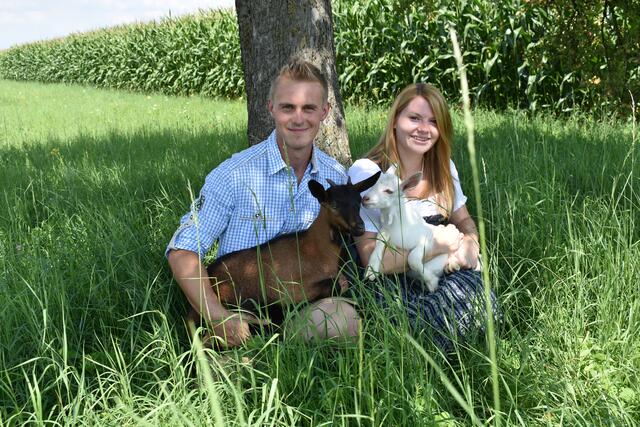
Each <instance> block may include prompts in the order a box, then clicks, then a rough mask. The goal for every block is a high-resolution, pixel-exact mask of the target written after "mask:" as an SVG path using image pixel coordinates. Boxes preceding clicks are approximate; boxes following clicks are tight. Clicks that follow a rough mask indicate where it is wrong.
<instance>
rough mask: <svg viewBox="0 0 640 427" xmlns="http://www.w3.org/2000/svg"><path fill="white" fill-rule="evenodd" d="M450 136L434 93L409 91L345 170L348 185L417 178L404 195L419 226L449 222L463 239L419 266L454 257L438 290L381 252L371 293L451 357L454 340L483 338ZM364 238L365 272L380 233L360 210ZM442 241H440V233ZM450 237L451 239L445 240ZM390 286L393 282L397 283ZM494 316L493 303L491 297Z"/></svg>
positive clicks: (477, 279)
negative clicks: (396, 300) (387, 176)
mask: <svg viewBox="0 0 640 427" xmlns="http://www.w3.org/2000/svg"><path fill="white" fill-rule="evenodd" d="M452 138H453V128H452V124H451V115H450V113H449V108H448V106H447V103H446V101H445V99H444V98H443V96H442V94H441V93H440V92H439V91H438V90H437V89H436V88H435V87H433V86H431V85H428V84H424V83H416V84H411V85H409V86H407V87H406V88H405V89H403V90H402V92H400V94H399V95H398V97H397V98H396V100H395V101H394V103H393V105H392V107H391V110H390V112H389V117H388V120H387V126H386V128H385V130H384V133H383V134H382V136H381V137H380V141H379V142H378V144H377V145H376V146H374V147H373V149H372V150H371V151H370V152H369V153H368V154H367V155H366V158H364V159H359V160H357V161H356V162H355V163H354V164H353V165H352V166H351V168H350V169H349V176H350V177H351V180H352V181H353V182H359V181H361V180H363V179H365V178H367V177H369V176H371V175H373V174H374V173H376V172H377V171H379V170H382V171H387V170H389V168H391V170H395V173H396V174H397V175H398V176H399V177H400V179H403V180H404V179H406V178H408V177H410V176H411V175H413V174H414V173H416V172H422V180H421V181H420V183H419V184H418V185H417V186H416V187H414V188H412V189H410V190H408V191H407V193H406V195H407V196H409V197H410V198H412V200H411V201H410V202H409V203H410V204H411V206H412V208H414V209H417V210H418V212H419V213H420V215H421V216H423V217H424V218H425V220H426V221H428V222H432V223H440V222H443V221H444V222H448V223H449V224H453V225H455V226H456V227H457V228H458V230H459V231H460V232H461V233H462V238H461V239H460V238H457V239H448V240H438V238H437V237H436V241H435V244H434V248H433V249H432V251H431V253H429V254H426V255H425V260H427V259H429V258H431V257H433V256H435V255H438V254H442V253H449V256H450V257H454V258H455V259H456V261H457V262H458V264H459V265H460V266H461V270H460V271H457V272H454V273H452V274H449V275H445V276H444V277H443V278H441V279H440V282H439V286H438V289H437V290H436V291H435V292H433V293H429V291H428V289H427V287H426V286H425V285H424V284H422V283H420V282H418V281H416V280H412V279H410V278H408V277H407V276H405V275H404V274H399V275H397V276H391V275H392V274H398V273H404V272H405V271H408V268H407V254H406V253H405V252H402V251H397V250H386V251H385V255H384V258H383V262H382V268H381V270H382V272H384V273H385V274H387V275H388V276H384V279H383V280H382V281H381V284H380V285H381V286H379V287H376V288H375V289H374V290H375V292H374V293H375V295H376V299H377V300H378V302H379V303H380V304H382V305H383V306H385V305H386V297H385V290H386V292H387V293H389V292H391V293H398V292H399V293H400V295H401V296H402V301H403V303H404V307H405V309H406V313H407V316H408V318H409V321H410V323H411V325H412V327H413V328H414V329H416V330H426V331H427V332H429V333H431V334H432V335H433V338H434V340H435V342H436V344H438V346H439V347H440V349H441V350H443V351H444V352H450V351H452V350H453V349H454V346H453V340H454V337H457V339H458V340H462V341H465V340H469V339H471V337H472V336H473V335H476V334H477V333H478V332H481V331H482V328H483V325H484V323H485V315H484V313H485V312H486V310H485V302H484V294H483V284H482V280H481V275H480V272H479V264H478V261H479V260H478V255H479V245H478V231H477V228H476V225H475V222H474V221H473V219H472V218H471V216H470V215H469V211H468V210H467V207H466V200H467V198H466V197H465V195H464V193H463V192H462V188H461V187H460V181H459V179H458V172H457V170H456V167H455V165H454V164H453V162H452V161H451V143H452ZM361 216H362V219H363V220H364V222H365V229H366V232H365V234H364V235H362V236H360V237H358V238H356V240H355V244H356V249H357V251H358V255H359V258H360V261H361V263H362V265H365V266H366V265H367V263H368V261H369V257H370V256H371V253H372V252H373V249H374V247H375V242H376V236H377V230H378V229H379V227H380V222H379V218H380V214H379V212H377V211H375V210H373V209H366V208H362V211H361ZM443 234H446V233H443ZM449 235H450V233H449ZM396 279H397V280H396ZM491 297H492V303H493V307H494V312H495V313H496V314H497V303H496V300H495V296H494V295H493V293H492V294H491Z"/></svg>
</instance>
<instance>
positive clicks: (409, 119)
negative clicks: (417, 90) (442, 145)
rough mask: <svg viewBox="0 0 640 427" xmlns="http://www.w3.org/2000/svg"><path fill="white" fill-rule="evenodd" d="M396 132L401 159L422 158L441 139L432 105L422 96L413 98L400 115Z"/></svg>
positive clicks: (395, 127) (397, 119) (396, 123)
mask: <svg viewBox="0 0 640 427" xmlns="http://www.w3.org/2000/svg"><path fill="white" fill-rule="evenodd" d="M394 130H395V134H396V142H397V144H398V152H399V154H400V157H405V156H412V155H420V156H422V155H424V154H425V153H426V152H427V151H429V150H430V149H431V147H433V146H434V145H435V143H436V142H437V141H438V138H439V137H440V132H439V131H438V124H437V123H436V117H435V115H434V114H433V110H432V109H431V104H429V102H428V101H427V100H426V99H424V98H423V97H421V96H416V97H415V98H413V100H411V102H409V104H407V106H406V107H405V108H404V110H402V111H401V112H400V114H398V117H396V122H395V124H394Z"/></svg>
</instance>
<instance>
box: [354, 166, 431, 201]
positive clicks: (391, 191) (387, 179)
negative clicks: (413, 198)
mask: <svg viewBox="0 0 640 427" xmlns="http://www.w3.org/2000/svg"><path fill="white" fill-rule="evenodd" d="M421 179H422V172H418V173H415V174H413V175H411V176H410V177H409V178H407V179H405V180H404V181H402V182H401V181H400V178H398V177H397V176H396V175H394V174H392V173H383V174H382V175H381V176H380V179H379V180H378V182H377V183H376V185H374V186H373V187H372V188H371V189H370V190H369V191H368V192H367V194H365V195H364V197H363V198H362V205H363V206H364V207H366V208H375V209H386V208H389V207H391V206H392V205H393V204H397V203H398V201H399V200H400V198H401V197H403V195H404V193H405V191H407V190H408V189H410V188H413V187H415V186H416V185H418V183H419V182H420V180H421Z"/></svg>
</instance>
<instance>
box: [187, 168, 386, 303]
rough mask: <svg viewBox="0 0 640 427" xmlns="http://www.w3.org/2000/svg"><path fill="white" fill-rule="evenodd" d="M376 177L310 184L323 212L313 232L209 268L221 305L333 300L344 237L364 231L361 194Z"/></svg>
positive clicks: (280, 239) (274, 242) (278, 240)
mask: <svg viewBox="0 0 640 427" xmlns="http://www.w3.org/2000/svg"><path fill="white" fill-rule="evenodd" d="M377 179H378V175H374V176H373V177H371V178H369V179H367V180H365V181H363V182H360V183H357V184H355V185H353V184H351V182H350V181H349V182H347V184H345V185H333V184H332V183H331V184H332V185H331V187H330V188H329V189H327V190H324V188H323V187H322V186H321V185H320V184H319V183H317V182H315V181H311V182H310V183H309V187H310V189H311V192H312V194H313V195H314V196H315V197H316V198H317V199H318V200H319V202H320V214H319V215H318V217H317V218H316V220H315V221H314V222H313V224H311V227H309V229H308V230H306V231H301V232H298V233H292V234H288V235H285V236H281V237H278V238H276V239H273V240H271V241H269V242H266V243H264V244H262V245H260V246H257V247H253V248H249V249H245V250H242V251H238V252H233V253H230V254H227V255H225V256H223V257H221V258H219V259H218V260H216V261H215V262H214V263H213V264H211V265H209V267H208V268H207V272H208V274H209V277H210V280H211V284H212V286H213V287H214V288H215V289H216V291H217V293H218V298H219V299H220V302H222V303H223V304H225V305H232V306H243V307H245V308H248V309H253V308H255V305H256V304H257V305H258V306H259V307H266V306H270V305H273V304H275V305H278V306H287V305H291V304H298V303H301V302H304V301H308V302H312V301H315V300H318V299H321V298H325V297H329V296H331V295H332V294H333V292H334V288H335V285H334V283H335V281H336V280H339V279H338V276H339V275H340V264H341V259H342V250H343V249H344V248H343V246H342V241H341V237H340V233H341V232H347V233H352V234H355V235H360V234H362V233H363V232H364V224H363V222H362V219H361V218H360V200H361V199H360V193H361V192H362V191H365V190H366V189H368V188H369V187H371V186H372V185H373V184H375V182H376V181H377ZM192 314H193V313H192ZM192 314H191V315H192Z"/></svg>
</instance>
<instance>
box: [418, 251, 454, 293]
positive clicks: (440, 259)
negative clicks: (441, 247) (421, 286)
mask: <svg viewBox="0 0 640 427" xmlns="http://www.w3.org/2000/svg"><path fill="white" fill-rule="evenodd" d="M448 260H449V255H447V254H440V255H438V256H435V257H433V258H431V259H430V260H429V261H427V262H425V263H424V267H423V268H424V272H425V275H428V276H429V277H430V280H429V281H427V287H428V288H429V291H431V292H435V290H436V289H438V282H439V281H440V277H442V274H443V273H444V269H445V268H446V267H447V262H448Z"/></svg>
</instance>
